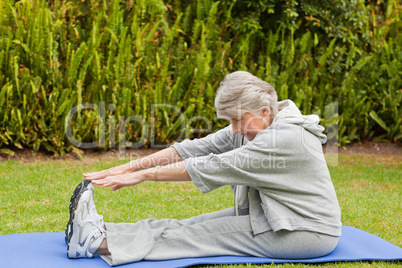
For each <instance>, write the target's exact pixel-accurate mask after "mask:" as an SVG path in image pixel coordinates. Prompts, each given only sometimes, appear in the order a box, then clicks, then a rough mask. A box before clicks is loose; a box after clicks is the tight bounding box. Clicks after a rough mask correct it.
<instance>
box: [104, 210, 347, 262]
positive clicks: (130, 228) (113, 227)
mask: <svg viewBox="0 0 402 268" xmlns="http://www.w3.org/2000/svg"><path fill="white" fill-rule="evenodd" d="M105 226H106V230H107V231H106V232H107V234H106V238H107V244H108V248H109V251H110V252H111V255H102V256H101V258H102V259H104V260H105V261H106V262H107V263H108V264H109V265H111V266H115V265H120V264H125V263H130V262H136V261H141V260H168V259H177V258H187V257H206V256H218V255H236V256H256V257H270V258H287V259H302V258H315V257H319V256H324V255H327V254H328V253H330V252H331V251H332V250H333V249H334V248H335V246H336V245H337V243H338V239H339V238H338V237H335V236H330V235H325V234H320V233H315V232H309V231H286V230H282V231H278V232H273V231H268V232H265V233H262V234H258V235H255V236H254V235H253V234H252V232H251V225H250V217H249V216H248V215H245V216H235V215H234V209H233V208H229V209H225V210H221V211H217V212H212V213H208V214H203V215H200V216H195V217H192V218H189V219H185V220H181V221H179V220H173V219H165V220H155V219H147V220H143V221H139V222H137V223H116V224H115V223H105Z"/></svg>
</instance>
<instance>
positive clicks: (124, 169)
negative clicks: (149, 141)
mask: <svg viewBox="0 0 402 268" xmlns="http://www.w3.org/2000/svg"><path fill="white" fill-rule="evenodd" d="M135 170H136V167H135V165H133V164H132V162H130V163H127V164H124V165H120V166H117V167H113V168H109V169H105V170H102V171H97V172H91V173H84V174H83V175H84V177H85V178H86V179H87V180H90V181H91V182H92V183H94V184H96V185H101V186H105V187H110V186H112V189H113V191H116V190H119V189H120V188H122V187H126V186H132V185H136V184H138V183H141V182H142V181H143V176H141V175H142V174H141V172H135V173H132V172H133V171H135Z"/></svg>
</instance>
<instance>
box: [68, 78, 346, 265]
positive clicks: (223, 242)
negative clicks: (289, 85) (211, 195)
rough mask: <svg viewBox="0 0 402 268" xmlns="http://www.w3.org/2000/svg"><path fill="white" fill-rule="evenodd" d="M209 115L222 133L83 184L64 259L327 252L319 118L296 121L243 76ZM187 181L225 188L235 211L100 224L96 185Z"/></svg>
mask: <svg viewBox="0 0 402 268" xmlns="http://www.w3.org/2000/svg"><path fill="white" fill-rule="evenodd" d="M215 106H216V110H217V115H218V117H221V118H227V119H229V120H230V122H231V124H230V126H228V127H225V128H223V129H221V130H219V131H218V132H216V133H213V134H210V135H208V136H207V137H205V138H202V139H195V140H185V141H183V142H181V143H176V144H173V145H172V146H170V147H169V148H167V149H164V150H161V151H159V152H157V153H154V154H152V155H150V156H147V157H145V158H142V159H138V160H135V161H131V162H129V163H127V164H125V165H121V166H117V167H114V168H111V169H108V170H104V171H100V172H94V173H88V174H84V176H85V178H86V179H87V180H86V181H84V182H82V183H81V184H80V185H78V186H77V188H76V190H75V191H74V194H73V196H72V197H71V204H70V220H69V222H68V224H67V229H66V243H67V244H68V250H67V251H68V257H69V258H81V257H86V258H91V257H93V255H94V254H100V256H101V258H103V259H104V260H105V261H106V262H107V263H108V264H110V265H112V266H114V265H120V264H125V263H130V262H136V261H140V260H165V259H175V258H186V257H205V256H216V255H237V256H257V257H271V258H289V259H292V258H293V259H294V258H297V259H299V258H315V257H320V256H323V255H326V254H328V253H330V252H331V251H332V250H333V249H334V248H335V246H336V245H337V243H338V239H339V236H340V234H341V222H340V209H339V205H338V201H337V198H336V194H335V190H334V187H333V184H332V182H331V178H330V174H329V172H328V168H327V165H326V162H325V159H324V155H323V152H322V146H321V144H323V143H325V142H326V136H325V135H324V134H323V133H322V131H323V130H324V128H323V127H322V126H320V125H319V124H318V123H319V118H318V116H316V115H310V116H303V115H302V114H301V113H300V111H299V110H298V108H297V107H296V105H295V104H294V103H293V102H292V101H290V100H285V101H281V102H277V95H276V92H275V89H274V88H273V87H272V86H271V85H270V84H268V83H267V82H265V81H263V80H261V79H259V78H257V77H255V76H253V75H251V74H250V73H247V72H234V73H232V74H229V75H227V76H226V78H225V80H224V81H223V82H222V83H221V86H220V88H219V89H218V91H217V94H216V99H215ZM162 163H163V164H162ZM138 170H140V171H138ZM134 171H138V172H134ZM190 180H191V181H193V182H194V184H195V186H196V187H197V188H198V189H199V190H200V191H201V192H202V193H207V192H210V191H212V190H214V189H217V188H219V187H221V186H224V185H231V186H232V188H233V192H234V195H235V204H234V208H229V209H224V210H221V211H216V212H212V213H209V214H204V215H200V216H195V217H192V218H189V219H185V220H174V219H164V220H155V219H147V220H143V221H140V222H137V223H117V224H116V223H103V222H102V216H99V215H98V214H97V212H96V209H95V205H94V202H93V189H94V184H96V185H101V186H105V187H112V189H113V190H118V189H120V188H122V187H126V186H133V185H136V184H139V183H141V182H143V181H156V182H164V181H190Z"/></svg>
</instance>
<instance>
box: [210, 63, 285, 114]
mask: <svg viewBox="0 0 402 268" xmlns="http://www.w3.org/2000/svg"><path fill="white" fill-rule="evenodd" d="M215 107H216V114H217V116H218V117H220V118H238V117H239V116H241V115H243V114H245V113H246V112H249V113H252V114H254V115H259V114H261V112H262V111H263V110H264V109H266V108H267V107H268V108H269V115H270V116H271V117H274V116H275V115H276V113H277V112H278V96H277V95H276V91H275V89H274V87H273V86H271V85H270V84H269V83H268V82H265V81H263V80H262V79H260V78H258V77H256V76H254V75H252V74H250V73H248V72H243V71H237V72H234V73H230V74H228V75H226V77H225V79H224V80H223V81H222V82H221V84H220V87H219V88H218V91H217V93H216V97H215Z"/></svg>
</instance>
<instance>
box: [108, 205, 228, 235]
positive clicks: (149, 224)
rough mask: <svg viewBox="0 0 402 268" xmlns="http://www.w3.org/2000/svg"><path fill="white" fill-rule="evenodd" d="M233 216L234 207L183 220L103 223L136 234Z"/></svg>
mask: <svg viewBox="0 0 402 268" xmlns="http://www.w3.org/2000/svg"><path fill="white" fill-rule="evenodd" d="M228 216H234V208H233V207H232V208H227V209H223V210H219V211H215V212H211V213H205V214H201V215H198V216H193V217H191V218H188V219H184V220H175V219H162V220H157V219H146V220H141V221H139V222H136V223H110V222H109V223H104V224H105V229H106V230H110V231H111V232H113V230H116V231H118V232H120V233H132V234H136V233H139V232H144V231H146V230H149V229H158V228H162V227H170V228H181V227H182V226H183V225H190V224H195V223H200V222H203V221H206V220H212V219H218V218H221V217H228Z"/></svg>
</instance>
